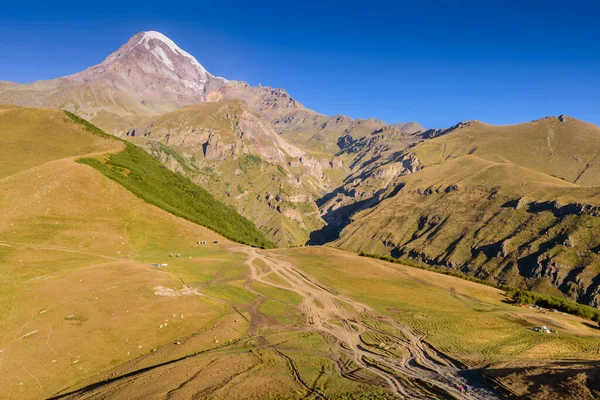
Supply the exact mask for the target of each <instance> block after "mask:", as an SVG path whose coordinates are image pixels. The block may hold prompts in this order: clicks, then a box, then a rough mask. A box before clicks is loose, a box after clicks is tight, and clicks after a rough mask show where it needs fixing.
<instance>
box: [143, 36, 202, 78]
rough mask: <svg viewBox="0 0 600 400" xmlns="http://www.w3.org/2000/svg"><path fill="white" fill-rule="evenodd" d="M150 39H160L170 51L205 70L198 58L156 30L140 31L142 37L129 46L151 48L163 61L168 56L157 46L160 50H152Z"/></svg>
mask: <svg viewBox="0 0 600 400" xmlns="http://www.w3.org/2000/svg"><path fill="white" fill-rule="evenodd" d="M151 40H159V41H161V42H162V43H164V44H165V45H167V47H168V48H169V49H171V51H172V52H173V53H175V54H181V55H182V56H184V57H186V58H187V59H189V60H190V61H191V63H192V64H193V65H194V66H196V67H198V68H199V69H200V70H202V71H203V72H207V71H206V69H205V68H204V67H203V66H202V65H201V64H200V63H199V62H198V60H196V58H195V57H194V56H192V55H191V54H190V53H188V52H186V51H185V50H182V49H181V48H180V47H179V46H177V45H176V44H175V42H174V41H172V40H171V39H169V38H168V37H166V36H165V35H163V34H162V33H160V32H157V31H147V32H142V38H141V39H140V41H139V42H137V43H136V44H135V45H133V46H132V47H131V48H132V49H133V48H134V47H135V46H138V45H140V44H141V45H144V46H145V47H146V49H148V50H151V51H152V52H153V53H154V54H155V55H156V56H157V57H158V58H159V59H160V60H161V61H163V62H165V60H164V59H165V58H168V57H167V56H166V54H165V53H164V51H163V50H162V49H160V48H158V49H160V50H156V49H154V50H153V49H152V48H151V46H150V41H151ZM169 62H170V60H169V61H167V62H165V64H167V65H168V63H169ZM171 65H172V63H171Z"/></svg>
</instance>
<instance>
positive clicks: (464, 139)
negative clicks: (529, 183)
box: [415, 116, 600, 186]
mask: <svg viewBox="0 0 600 400" xmlns="http://www.w3.org/2000/svg"><path fill="white" fill-rule="evenodd" d="M415 153H416V155H417V157H419V159H420V160H421V161H422V162H423V164H425V165H431V164H439V163H441V162H444V161H445V160H448V159H452V158H457V157H461V156H463V155H466V154H472V155H475V156H477V157H481V158H484V159H486V160H490V161H495V162H508V163H512V164H516V165H520V166H522V167H525V168H529V169H533V170H536V171H539V172H543V173H545V174H547V175H551V176H556V177H559V178H561V179H564V180H566V181H569V182H574V183H577V184H579V185H583V186H597V185H600V159H598V158H597V157H598V154H599V153H600V128H598V127H597V126H596V125H592V124H589V123H586V122H583V121H579V120H577V119H574V118H570V117H567V116H561V117H559V118H555V117H548V118H543V119H540V120H537V121H533V122H528V123H524V124H519V125H504V126H494V125H489V124H485V123H483V122H479V121H471V122H468V123H466V124H465V125H463V126H462V127H460V128H459V129H456V130H454V131H452V132H450V133H448V134H446V135H443V136H441V137H438V138H435V139H432V140H429V141H427V142H425V143H423V144H422V145H421V146H419V148H418V149H416V151H415Z"/></svg>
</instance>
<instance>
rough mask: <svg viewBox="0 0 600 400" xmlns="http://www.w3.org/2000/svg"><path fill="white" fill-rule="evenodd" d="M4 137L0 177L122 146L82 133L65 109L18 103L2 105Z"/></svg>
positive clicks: (0, 149)
mask: <svg viewBox="0 0 600 400" xmlns="http://www.w3.org/2000/svg"><path fill="white" fill-rule="evenodd" d="M0 139H1V141H2V142H1V145H0V179H2V178H5V177H7V176H9V175H12V174H15V173H17V172H19V171H23V170H26V169H28V168H31V167H34V166H36V165H40V164H43V163H45V162H47V161H50V160H53V159H57V158H62V157H70V156H77V155H82V154H89V153H94V152H98V151H108V150H116V149H118V148H119V147H120V146H121V144H120V143H117V142H115V141H107V140H104V139H102V138H100V137H97V136H94V135H90V134H82V130H81V127H79V126H77V125H75V124H73V123H71V122H70V120H69V119H68V117H67V116H66V115H65V114H64V113H62V112H61V111H56V110H42V109H35V108H24V107H14V106H0Z"/></svg>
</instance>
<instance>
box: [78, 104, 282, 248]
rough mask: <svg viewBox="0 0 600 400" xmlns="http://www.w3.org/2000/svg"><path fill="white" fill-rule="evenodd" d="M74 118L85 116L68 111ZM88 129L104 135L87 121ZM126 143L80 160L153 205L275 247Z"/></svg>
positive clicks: (248, 241)
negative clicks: (102, 155)
mask: <svg viewBox="0 0 600 400" xmlns="http://www.w3.org/2000/svg"><path fill="white" fill-rule="evenodd" d="M68 115H69V116H71V117H72V118H73V117H74V121H76V122H78V123H83V124H85V122H83V121H82V120H81V119H78V118H77V117H75V116H73V115H72V114H70V113H69V114H68ZM84 126H86V128H87V129H89V130H91V131H95V132H97V133H100V134H102V131H100V130H99V129H98V128H95V127H94V126H93V125H91V124H89V123H87V124H85V125H84ZM124 143H125V149H124V150H123V151H121V152H119V153H116V154H110V155H108V156H107V157H106V158H105V159H98V158H82V159H79V160H77V162H79V163H82V164H87V165H89V166H92V167H94V168H96V169H97V170H98V171H100V172H102V173H103V174H104V175H106V176H107V177H109V178H110V179H112V180H114V181H116V182H118V183H119V184H121V185H123V186H124V187H125V188H127V189H128V190H130V191H131V192H133V193H134V194H135V195H137V196H139V197H140V198H142V199H144V200H145V201H147V202H148V203H150V204H153V205H155V206H157V207H160V208H162V209H163V210H166V211H168V212H170V213H172V214H174V215H177V216H180V217H183V218H185V219H188V220H190V221H192V222H195V223H197V224H200V225H203V226H206V227H207V228H209V229H212V230H214V231H215V232H218V233H220V234H221V235H223V236H225V237H227V238H229V239H231V240H233V241H236V242H239V243H244V244H249V245H252V246H258V247H263V248H271V247H274V245H273V243H271V242H270V241H269V240H267V239H266V238H265V237H264V235H263V234H262V233H261V232H260V231H259V230H258V229H256V226H254V224H253V223H252V222H251V221H249V220H247V219H246V218H244V217H242V216H241V215H239V214H238V213H237V212H236V211H235V210H234V209H232V208H230V207H227V206H225V205H224V204H222V203H220V202H219V201H218V200H216V199H215V198H214V197H213V196H212V195H211V194H210V193H208V192H207V191H206V190H204V189H203V188H201V187H199V186H198V185H196V184H194V183H193V182H191V181H190V180H189V179H188V178H185V177H184V176H182V175H180V174H177V173H175V172H173V171H170V170H169V169H168V168H166V167H165V166H164V165H162V164H161V163H160V161H158V160H157V159H155V158H153V157H152V156H151V155H149V154H148V153H146V152H145V151H144V150H142V149H141V148H139V147H137V146H135V145H133V144H131V143H128V142H124Z"/></svg>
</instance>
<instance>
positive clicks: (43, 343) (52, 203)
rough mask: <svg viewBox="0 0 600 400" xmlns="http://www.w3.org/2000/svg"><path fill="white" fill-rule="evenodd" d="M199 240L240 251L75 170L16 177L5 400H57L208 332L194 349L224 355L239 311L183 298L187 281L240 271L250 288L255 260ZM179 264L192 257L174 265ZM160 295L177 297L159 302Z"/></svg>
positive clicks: (5, 316)
mask: <svg viewBox="0 0 600 400" xmlns="http://www.w3.org/2000/svg"><path fill="white" fill-rule="evenodd" d="M67 127H68V125H67ZM40 134H43V132H42V133H40ZM79 134H80V135H86V134H87V133H86V132H83V131H81V132H79ZM90 136H91V135H90ZM116 143H117V144H118V147H117V149H116V150H118V148H119V147H120V146H121V144H120V142H116ZM61 150H62V149H61ZM37 151H38V153H41V152H42V150H41V149H38V150H37ZM61 155H62V154H61ZM50 157H51V156H48V158H50ZM197 240H206V241H208V242H209V243H211V242H212V241H214V240H218V241H219V243H221V244H226V243H227V242H228V241H227V240H226V239H224V238H223V237H220V236H218V235H216V234H214V233H213V232H211V231H209V230H207V229H205V228H202V227H200V226H198V225H195V224H193V223H191V222H188V221H185V220H183V219H181V218H177V217H175V216H173V215H171V214H168V213H167V212H165V211H163V210H160V209H158V208H156V207H154V206H151V205H149V204H148V203H145V202H144V201H142V200H141V199H139V198H137V197H136V196H134V195H133V194H132V193H130V192H129V191H127V190H125V189H124V188H123V187H121V186H120V185H118V184H117V183H115V182H112V181H110V180H108V179H106V178H105V177H104V176H103V175H101V174H100V173H98V172H97V171H94V170H93V169H91V168H89V167H88V166H85V165H80V164H76V163H75V162H73V161H72V160H71V159H56V160H53V161H48V162H46V163H44V164H42V165H39V166H36V167H34V168H31V169H28V170H26V171H21V172H19V173H18V174H15V175H12V176H9V177H6V178H5V179H4V180H3V181H2V182H1V183H0V277H1V279H0V320H2V326H1V327H0V350H2V351H1V353H0V359H1V366H0V368H1V370H2V371H3V373H2V374H0V382H1V383H0V384H1V385H2V388H3V389H2V393H3V395H2V397H5V396H6V397H10V398H38V397H48V396H50V395H52V394H53V393H55V392H56V391H57V390H59V389H62V388H65V387H67V386H70V385H73V384H76V383H77V382H79V381H80V380H82V379H85V378H88V377H91V376H94V375H95V374H97V373H99V372H102V371H104V370H107V369H109V368H111V367H114V366H116V365H118V364H120V363H123V362H126V361H127V360H130V359H133V358H135V357H138V356H140V355H143V354H145V353H148V352H150V350H151V349H152V348H155V347H157V346H161V345H165V344H168V343H171V342H172V341H173V340H176V339H183V338H186V337H189V336H191V335H197V334H198V332H204V333H202V334H200V335H199V336H196V339H194V340H195V343H196V344H197V345H198V348H210V347H212V346H215V345H214V343H213V336H215V335H221V334H222V332H223V331H222V330H221V329H223V327H227V326H229V325H228V324H230V322H229V319H228V318H229V317H228V316H229V315H232V314H233V313H235V312H234V310H233V309H232V308H231V307H229V306H227V305H226V304H222V303H219V302H216V301H214V300H209V299H208V298H206V297H199V296H195V295H189V294H187V295H184V294H182V292H179V291H180V290H181V289H183V286H182V283H181V281H180V280H179V278H178V276H177V275H180V276H183V277H185V278H187V277H188V276H189V275H192V274H196V275H199V276H200V278H198V280H204V281H212V280H213V275H214V274H216V272H217V271H219V270H221V269H233V270H234V271H235V274H231V275H229V279H234V278H236V277H237V279H240V278H242V277H243V271H242V270H241V268H242V265H241V264H242V262H243V257H240V256H239V255H237V254H236V253H232V252H228V251H223V250H220V248H219V247H217V245H206V246H198V245H196V241H197ZM171 252H172V253H181V255H182V257H180V258H170V257H169V253H171ZM151 263H168V264H169V267H168V268H165V269H161V270H159V269H157V268H155V267H152V266H151ZM236 268H237V269H236ZM196 270H199V271H203V272H201V273H200V272H196ZM185 271H189V272H187V274H186V273H184V272H185ZM221 284H222V285H223V284H224V281H222V282H221ZM157 287H163V288H169V289H173V291H174V292H175V294H177V296H175V297H164V296H160V295H157V294H155V292H157V290H158V289H156V288H157ZM179 294H181V295H179ZM161 325H163V327H162V328H161V327H160V326H161ZM213 325H214V326H216V328H214V329H208V330H207V328H210V327H212V326H213ZM225 330H226V331H227V332H228V333H227V336H228V338H232V339H235V338H237V337H240V336H243V335H244V334H245V333H246V330H247V325H246V324H245V323H244V322H243V320H242V321H239V322H238V323H237V324H235V325H233V326H229V327H228V328H226V329H225ZM181 351H183V352H184V353H185V350H183V349H182V350H181Z"/></svg>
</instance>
